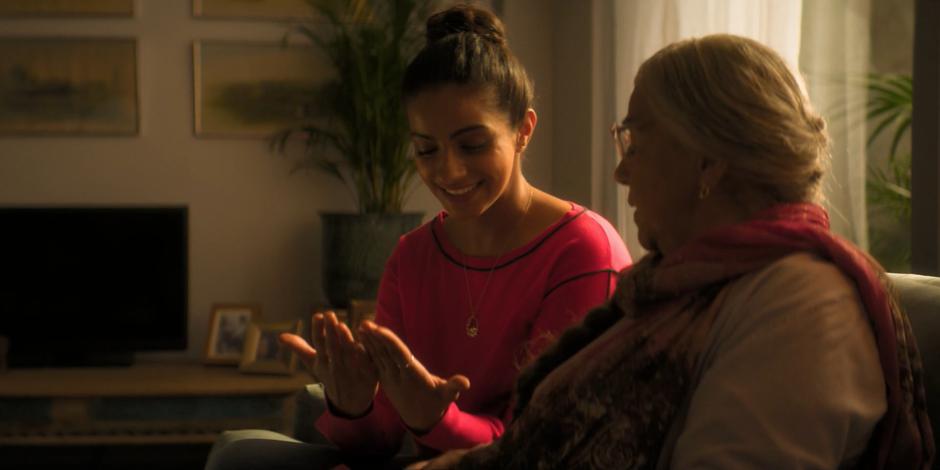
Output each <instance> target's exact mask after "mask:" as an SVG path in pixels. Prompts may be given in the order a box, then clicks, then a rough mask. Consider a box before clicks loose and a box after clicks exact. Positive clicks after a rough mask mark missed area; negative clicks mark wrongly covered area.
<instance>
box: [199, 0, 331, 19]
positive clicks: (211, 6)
mask: <svg viewBox="0 0 940 470" xmlns="http://www.w3.org/2000/svg"><path fill="white" fill-rule="evenodd" d="M193 16H194V17H196V18H208V19H230V20H231V19H242V20H267V21H277V20H283V21H290V20H293V21H297V20H310V19H313V18H315V17H316V15H315V14H314V12H313V9H312V8H311V7H310V5H308V4H307V2H306V1H305V0H193Z"/></svg>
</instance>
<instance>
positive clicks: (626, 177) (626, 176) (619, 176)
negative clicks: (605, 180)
mask: <svg viewBox="0 0 940 470" xmlns="http://www.w3.org/2000/svg"><path fill="white" fill-rule="evenodd" d="M614 181H616V182H618V183H620V184H622V185H624V186H629V185H630V169H629V168H627V159H626V158H621V159H620V161H619V162H618V163H617V168H614Z"/></svg>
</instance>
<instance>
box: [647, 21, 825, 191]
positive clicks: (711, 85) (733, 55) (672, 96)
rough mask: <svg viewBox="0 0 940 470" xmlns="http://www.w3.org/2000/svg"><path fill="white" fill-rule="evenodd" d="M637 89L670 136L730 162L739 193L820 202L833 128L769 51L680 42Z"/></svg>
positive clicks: (719, 42) (724, 40)
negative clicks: (746, 190) (749, 191)
mask: <svg viewBox="0 0 940 470" xmlns="http://www.w3.org/2000/svg"><path fill="white" fill-rule="evenodd" d="M636 86H637V88H642V90H643V94H644V96H645V98H646V99H647V100H648V103H649V105H650V106H651V109H653V110H655V112H656V116H655V121H656V122H657V123H658V124H660V125H662V126H664V130H665V131H666V132H667V133H669V134H670V135H672V136H673V137H675V138H676V139H677V140H678V142H680V143H681V144H682V145H683V146H684V147H685V148H687V149H689V150H692V151H697V152H701V153H702V154H704V155H707V156H709V157H712V158H719V159H723V160H725V161H726V162H727V164H728V171H727V174H726V178H727V181H726V184H730V185H732V189H742V188H750V189H755V190H758V191H761V192H762V193H763V194H765V195H767V196H768V197H769V198H770V199H771V200H772V201H774V202H818V201H819V200H820V199H821V190H820V187H821V181H822V175H823V173H824V172H825V170H826V167H827V165H828V156H829V135H828V133H827V131H826V122H825V121H824V120H823V118H822V117H821V116H819V115H818V114H817V113H816V112H815V111H814V110H813V107H812V105H811V104H810V102H809V99H808V98H807V96H806V94H805V93H804V91H803V89H802V87H801V86H800V82H798V81H797V78H796V77H794V75H793V74H792V73H791V72H790V69H789V68H788V67H787V64H786V62H785V61H784V60H783V59H782V58H781V57H780V56H779V55H778V54H777V53H776V52H774V51H773V50H772V49H770V48H769V47H767V46H765V45H763V44H761V43H759V42H757V41H755V40H752V39H748V38H744V37H740V36H733V35H728V34H716V35H711V36H705V37H701V38H694V39H687V40H683V41H679V42H676V43H673V44H671V45H669V46H667V47H665V48H663V49H661V50H660V51H659V52H657V53H656V54H655V55H653V56H652V57H650V58H649V59H647V60H646V61H645V62H644V63H643V65H641V66H640V70H639V72H638V73H637V77H636Z"/></svg>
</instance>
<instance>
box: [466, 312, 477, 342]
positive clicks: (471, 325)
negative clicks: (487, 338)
mask: <svg viewBox="0 0 940 470" xmlns="http://www.w3.org/2000/svg"><path fill="white" fill-rule="evenodd" d="M479 333H480V325H478V324H477V316H476V315H470V317H469V318H467V336H469V337H471V338H476V336H477V334H479Z"/></svg>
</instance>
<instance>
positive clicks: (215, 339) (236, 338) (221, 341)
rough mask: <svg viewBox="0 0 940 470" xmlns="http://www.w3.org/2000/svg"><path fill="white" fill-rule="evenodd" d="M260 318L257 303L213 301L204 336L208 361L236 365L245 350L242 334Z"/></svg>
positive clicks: (209, 362)
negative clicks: (207, 327)
mask: <svg viewBox="0 0 940 470" xmlns="http://www.w3.org/2000/svg"><path fill="white" fill-rule="evenodd" d="M260 320H261V307H260V306H259V305H257V304H215V305H213V306H212V314H211V315H210V316H209V334H208V336H207V338H206V355H205V362H206V363H207V364H231V365H237V364H238V363H239V362H240V361H241V359H242V353H243V352H244V350H245V335H246V333H247V332H248V328H249V326H250V325H252V324H253V323H257V322H258V321H260Z"/></svg>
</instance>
